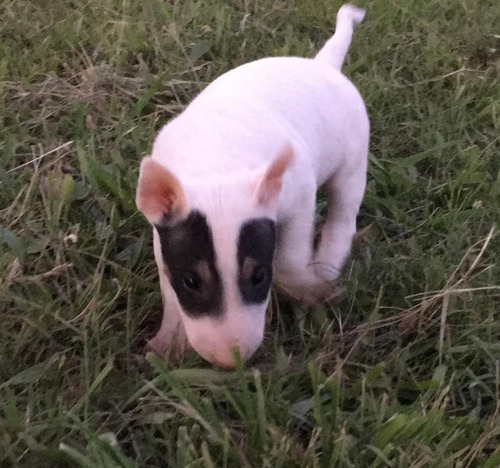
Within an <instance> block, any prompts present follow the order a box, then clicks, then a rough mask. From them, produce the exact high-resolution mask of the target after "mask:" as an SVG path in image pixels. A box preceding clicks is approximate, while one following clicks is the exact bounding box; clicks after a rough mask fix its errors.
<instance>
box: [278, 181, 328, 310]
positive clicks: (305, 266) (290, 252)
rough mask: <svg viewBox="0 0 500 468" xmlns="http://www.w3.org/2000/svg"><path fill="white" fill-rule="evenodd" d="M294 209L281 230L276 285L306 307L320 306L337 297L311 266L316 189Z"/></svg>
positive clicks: (282, 224)
mask: <svg viewBox="0 0 500 468" xmlns="http://www.w3.org/2000/svg"><path fill="white" fill-rule="evenodd" d="M308 193H309V194H310V195H308V196H307V197H306V198H304V199H302V201H301V203H300V204H299V205H298V206H295V209H294V212H293V214H291V215H289V216H288V218H287V219H286V220H284V221H283V222H282V223H281V224H280V226H279V230H278V244H277V248H276V255H275V260H274V276H275V283H276V285H277V286H278V287H279V288H280V289H282V290H283V291H284V292H285V293H287V294H288V295H290V296H291V297H293V298H295V299H297V300H299V301H302V302H304V303H306V304H317V303H321V302H323V301H325V300H327V299H328V298H330V297H331V296H333V294H334V288H333V286H332V284H331V283H330V282H328V281H325V280H324V279H322V278H320V277H318V275H317V274H316V272H315V269H314V265H313V264H312V256H313V244H312V239H313V233H314V220H315V204H316V193H315V189H314V187H312V188H311V190H310V191H309V192H308Z"/></svg>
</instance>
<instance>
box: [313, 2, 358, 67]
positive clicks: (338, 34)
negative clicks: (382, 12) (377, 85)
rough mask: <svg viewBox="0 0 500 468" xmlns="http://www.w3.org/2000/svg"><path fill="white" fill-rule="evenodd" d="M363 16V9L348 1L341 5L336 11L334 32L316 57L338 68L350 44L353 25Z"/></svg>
mask: <svg viewBox="0 0 500 468" xmlns="http://www.w3.org/2000/svg"><path fill="white" fill-rule="evenodd" d="M364 17H365V10H362V9H361V8H358V7H355V6H354V5H350V4H348V3H346V4H344V5H342V6H341V7H340V9H339V11H338V13H337V25H336V27H335V34H334V35H333V36H332V38H331V39H330V40H329V41H328V42H327V43H326V44H325V45H324V46H323V48H322V49H321V50H320V51H319V52H318V54H317V55H316V59H317V60H321V61H323V62H326V63H328V64H330V66H332V67H333V68H335V69H337V70H340V69H341V68H342V64H343V63H344V59H345V56H346V54H347V50H348V49H349V45H350V44H351V39H352V32H353V30H354V27H355V26H356V25H358V24H359V23H361V21H363V18H364Z"/></svg>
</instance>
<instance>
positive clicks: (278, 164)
mask: <svg viewBox="0 0 500 468" xmlns="http://www.w3.org/2000/svg"><path fill="white" fill-rule="evenodd" d="M293 158H294V152H293V148H292V145H290V144H289V143H286V144H285V146H283V148H282V149H281V151H280V152H279V153H278V156H276V157H275V158H274V159H273V161H272V162H271V164H270V165H269V167H268V168H267V169H266V172H265V173H264V175H263V176H261V178H260V179H259V180H258V182H257V188H256V190H255V200H256V202H257V203H258V204H259V205H260V206H265V207H271V206H272V204H274V203H276V202H277V200H278V196H279V194H280V191H281V186H282V185H283V175H284V174H285V171H286V170H287V169H288V167H289V166H290V164H291V163H292V161H293Z"/></svg>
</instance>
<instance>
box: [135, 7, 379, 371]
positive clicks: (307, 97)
mask: <svg viewBox="0 0 500 468" xmlns="http://www.w3.org/2000/svg"><path fill="white" fill-rule="evenodd" d="M363 16H364V11H363V10H360V9H358V8H356V7H353V6H351V5H344V6H342V7H341V9H340V10H339V12H338V16H337V27H336V32H335V35H334V36H333V37H332V38H331V39H330V40H329V41H328V42H327V43H326V45H325V46H324V47H323V49H321V51H320V52H319V53H318V54H317V55H316V57H315V58H314V59H305V58H297V57H276V58H266V59H263V60H258V61H255V62H252V63H249V64H246V65H243V66H240V67H238V68H236V69H234V70H231V71H230V72H228V73H226V74H224V75H222V76H221V77H220V78H218V79H217V80H215V81H214V82H213V83H212V84H211V85H210V86H208V87H207V88H206V89H205V90H204V91H203V92H202V93H201V94H200V95H199V96H198V97H197V98H196V99H194V101H193V102H192V103H191V104H190V105H189V106H188V107H187V108H186V110H185V111H184V112H182V113H181V114H180V115H179V116H178V117H177V118H175V119H173V120H172V121H171V122H169V123H168V124H167V125H166V126H165V127H163V128H162V130H161V131H160V133H159V134H158V137H157V138H156V141H155V143H154V147H153V153H152V156H150V157H146V158H144V159H143V161H142V164H141V170H140V177H139V184H138V189H137V199H136V201H137V206H138V207H139V209H140V210H141V211H142V212H143V214H144V215H145V216H146V218H147V219H148V220H149V221H150V223H151V224H152V225H153V239H154V252H155V258H156V262H157V265H158V269H159V275H160V284H161V289H162V295H163V302H164V305H163V307H164V311H163V321H162V324H161V328H160V330H159V332H158V334H157V335H156V336H155V337H154V338H153V339H152V340H151V341H150V343H149V347H150V349H154V350H156V351H160V352H161V351H164V350H166V349H167V348H170V349H171V350H172V349H173V350H177V351H179V350H180V351H182V350H183V348H184V346H185V345H186V338H187V340H188V341H189V343H190V344H191V345H192V346H193V348H194V349H195V350H197V351H198V352H199V353H200V354H201V355H202V356H203V357H204V358H205V359H207V360H209V361H211V362H213V363H216V364H217V365H219V366H222V367H233V366H234V360H233V351H234V349H235V348H239V351H240V355H241V357H242V359H247V358H249V357H250V356H251V355H252V353H253V352H254V351H255V350H256V349H257V348H258V346H259V345H260V344H261V342H262V339H263V334H264V323H265V314H266V309H267V304H268V302H269V295H270V287H271V282H272V279H273V275H274V281H275V282H276V283H277V284H278V286H281V288H283V289H284V290H285V291H287V292H288V293H289V294H290V295H292V296H293V297H295V298H297V299H299V300H302V301H305V302H308V303H317V302H320V301H324V300H325V299H327V298H328V296H329V295H330V293H331V291H332V281H333V280H334V279H335V278H336V277H337V276H338V275H339V273H340V270H341V268H342V266H343V264H344V262H345V260H346V258H347V256H348V254H349V251H350V247H351V242H352V238H353V235H354V233H355V229H356V215H357V213H358V210H359V206H360V204H361V201H362V198H363V193H364V190H365V181H366V164H367V153H368V139H369V121H368V117H367V114H366V109H365V106H364V104H363V100H362V98H361V97H360V95H359V93H358V91H357V90H356V88H355V87H354V86H353V84H352V83H351V82H350V81H349V80H348V79H347V78H346V77H345V76H344V75H342V73H341V72H340V69H341V67H342V63H343V61H344V58H345V54H346V52H347V49H348V47H349V44H350V42H351V38H352V32H353V27H354V25H355V24H357V23H359V22H360V21H361V20H362V19H363ZM319 187H323V188H324V189H325V191H326V192H327V194H328V199H329V210H328V216H327V220H326V223H325V225H324V227H323V229H322V234H321V241H320V244H319V246H318V248H317V250H316V251H314V250H313V232H314V218H315V202H316V192H317V189H318V188H319ZM275 250H276V251H275Z"/></svg>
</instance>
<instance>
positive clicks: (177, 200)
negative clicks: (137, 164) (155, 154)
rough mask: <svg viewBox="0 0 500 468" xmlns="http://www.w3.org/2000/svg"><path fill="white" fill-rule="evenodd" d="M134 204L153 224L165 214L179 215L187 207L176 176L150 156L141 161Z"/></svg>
mask: <svg viewBox="0 0 500 468" xmlns="http://www.w3.org/2000/svg"><path fill="white" fill-rule="evenodd" d="M136 204H137V208H139V210H140V211H142V213H143V214H144V216H146V218H147V219H148V220H149V221H150V222H151V223H153V224H158V223H160V222H161V221H162V219H163V217H164V216H165V215H168V216H181V215H182V214H183V213H184V212H186V211H187V209H188V206H187V200H186V196H185V194H184V191H183V190H182V187H181V185H180V183H179V181H178V180H177V178H176V177H175V176H174V175H173V174H171V173H170V172H169V171H167V170H166V169H165V168H164V167H163V166H161V165H160V164H158V163H157V162H156V161H154V160H153V159H152V158H151V157H146V158H144V159H143V160H142V163H141V172H140V176H139V183H138V186H137V194H136Z"/></svg>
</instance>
